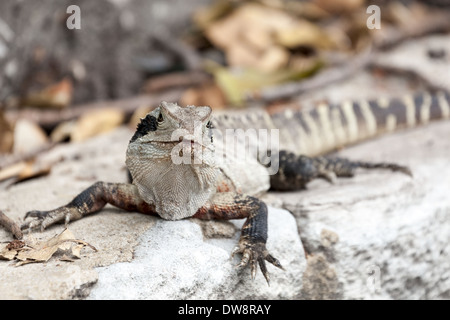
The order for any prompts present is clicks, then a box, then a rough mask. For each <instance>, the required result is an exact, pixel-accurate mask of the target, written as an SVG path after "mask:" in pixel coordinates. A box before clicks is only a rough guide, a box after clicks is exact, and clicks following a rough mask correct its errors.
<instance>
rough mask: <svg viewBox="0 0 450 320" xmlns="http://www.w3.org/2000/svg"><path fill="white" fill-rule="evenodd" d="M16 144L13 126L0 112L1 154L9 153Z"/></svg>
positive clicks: (0, 111)
mask: <svg viewBox="0 0 450 320" xmlns="http://www.w3.org/2000/svg"><path fill="white" fill-rule="evenodd" d="M13 142H14V130H13V125H12V124H11V123H10V122H9V121H8V120H7V119H6V117H5V115H4V113H3V111H2V110H0V153H9V152H11V150H12V146H13Z"/></svg>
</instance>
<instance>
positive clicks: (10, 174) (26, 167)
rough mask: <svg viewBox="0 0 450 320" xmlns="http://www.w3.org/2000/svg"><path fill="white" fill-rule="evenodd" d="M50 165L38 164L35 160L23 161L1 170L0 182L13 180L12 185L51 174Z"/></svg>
mask: <svg viewBox="0 0 450 320" xmlns="http://www.w3.org/2000/svg"><path fill="white" fill-rule="evenodd" d="M50 171H51V166H50V164H46V163H38V162H35V161H34V160H30V161H21V162H18V163H15V164H13V165H10V166H8V167H5V168H3V169H1V170H0V181H3V180H7V179H11V178H12V181H11V183H16V182H18V181H23V180H25V179H30V178H34V177H40V176H43V175H46V174H49V173H50Z"/></svg>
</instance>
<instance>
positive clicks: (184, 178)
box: [126, 144, 217, 220]
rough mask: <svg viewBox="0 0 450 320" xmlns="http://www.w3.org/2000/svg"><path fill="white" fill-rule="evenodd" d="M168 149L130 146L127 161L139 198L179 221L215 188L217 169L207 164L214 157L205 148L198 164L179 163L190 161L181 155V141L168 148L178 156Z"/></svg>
mask: <svg viewBox="0 0 450 320" xmlns="http://www.w3.org/2000/svg"><path fill="white" fill-rule="evenodd" d="M165 146H167V145H165ZM177 146H178V149H176V147H177ZM189 146H190V144H189ZM152 147H155V145H153V144H152ZM205 149H207V148H205ZM167 150H168V149H167V148H164V149H162V148H161V146H159V148H156V149H154V150H151V151H149V145H146V146H145V148H142V146H141V147H140V146H139V145H130V146H129V147H128V151H127V160H126V164H127V167H128V169H129V170H130V173H131V175H132V177H133V184H135V185H136V186H137V188H138V191H139V195H140V196H141V197H142V199H143V200H144V201H145V202H147V203H149V204H154V205H155V208H156V212H157V213H158V214H159V215H160V216H161V217H162V218H164V219H167V220H178V219H183V218H186V217H190V216H192V215H194V214H195V213H196V212H197V210H198V209H199V208H200V207H202V206H203V205H204V204H205V202H206V201H207V200H208V199H209V198H210V197H211V195H212V193H213V192H214V191H215V188H216V179H217V169H216V168H215V166H214V165H211V163H209V162H210V161H213V159H212V157H211V156H212V154H211V153H210V151H209V150H208V149H207V150H208V151H207V152H206V155H204V159H202V161H201V162H200V163H197V164H196V163H193V162H192V163H183V162H182V161H183V160H187V161H190V160H191V157H190V155H188V157H185V154H183V156H182V157H180V154H179V151H183V144H181V145H180V144H177V145H176V146H175V147H174V148H173V149H172V150H171V151H170V152H171V153H172V154H173V153H175V154H176V155H178V158H174V157H173V156H171V155H170V154H168V153H167ZM169 150H170V149H169ZM163 151H165V152H163ZM183 157H184V158H183ZM177 161H178V162H180V161H181V162H180V163H177Z"/></svg>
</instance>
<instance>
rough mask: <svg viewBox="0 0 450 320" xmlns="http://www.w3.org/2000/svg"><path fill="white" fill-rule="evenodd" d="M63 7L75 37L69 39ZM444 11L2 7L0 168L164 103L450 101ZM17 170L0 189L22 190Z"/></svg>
mask: <svg viewBox="0 0 450 320" xmlns="http://www.w3.org/2000/svg"><path fill="white" fill-rule="evenodd" d="M70 5H77V6H78V7H79V8H80V12H79V13H80V14H79V21H80V29H69V28H68V27H67V21H68V19H71V18H74V16H73V14H74V13H73V12H70V11H69V12H68V11H67V8H68V7H69V6H70ZM370 6H372V7H370ZM373 6H376V7H375V8H374V7H373ZM377 9H379V10H378V11H377ZM449 9H450V1H449V0H433V1H413V0H402V1H387V0H374V1H365V0H333V1H332V0H311V1H306V0H305V1H298V0H297V1H294V0H259V1H257V0H255V1H243V0H242V1H224V0H190V1H181V0H147V1H143V0H97V1H89V0H79V1H66V0H61V1H53V0H36V1H19V0H2V1H1V2H0V66H1V67H0V169H4V168H6V167H8V166H10V165H11V164H13V163H16V162H18V160H27V161H28V160H29V159H32V158H33V156H34V155H36V153H39V152H42V150H46V149H47V148H50V147H52V146H53V145H55V144H57V143H61V142H68V141H83V140H85V139H88V138H89V137H92V136H95V135H97V134H100V133H103V132H107V131H109V130H111V129H113V128H115V127H117V126H120V125H123V124H127V125H129V126H130V128H134V127H135V126H136V123H137V121H138V119H139V118H140V117H142V116H143V115H144V114H145V113H146V112H148V111H149V110H150V109H151V108H152V107H154V106H156V105H157V104H158V103H159V101H161V100H175V101H179V103H180V104H195V105H210V106H211V107H212V108H213V109H224V110H227V109H236V108H246V107H249V106H257V107H260V108H272V107H277V106H279V105H286V104H287V105H289V104H295V105H299V104H304V105H308V104H311V105H314V104H315V103H317V102H319V101H323V100H327V101H331V102H339V101H340V100H342V99H344V98H355V97H356V98H361V97H365V98H371V97H378V95H379V93H380V92H382V93H383V94H386V95H388V96H390V95H394V96H395V95H398V94H399V93H400V94H403V93H407V92H416V91H419V90H428V89H431V90H436V89H444V90H448V89H449V87H450V84H449V82H448V77H449V59H450V58H449V55H450V53H449V52H448V50H450V49H449V48H448V46H449V43H450V41H449V39H450V38H449V37H448V32H449V30H450V18H449V17H450V15H449V12H450V10H449ZM75 18H76V17H75ZM430 37H431V38H430ZM433 37H434V38H433ZM424 39H425V40H424ZM430 39H431V40H430ZM411 40H413V45H412V46H409V47H406V48H405V47H401V48H402V49H401V50H403V51H401V50H400V52H398V51H394V52H395V54H394V55H384V56H383V55H380V53H386V52H391V50H394V49H395V48H398V47H399V46H402V44H404V43H405V42H407V43H409V42H408V41H411ZM414 41H417V44H416V45H415V44H414V43H416V42H414ZM424 41H425V42H424ZM417 54H420V57H419V56H416V55H417ZM421 59H422V60H421ZM419 62H420V63H419ZM430 63H431V64H432V65H431V66H430ZM358 72H359V73H358ZM393 75H394V76H395V77H396V78H395V79H394V80H393V79H392V76H393ZM397 78H401V79H402V80H401V81H398V79H397ZM348 79H353V82H348V81H349V80H348ZM342 86H344V87H345V89H343V87H342ZM327 88H334V89H328V91H326V90H327ZM333 90H334V91H333ZM21 170H23V168H22V169H16V170H15V171H14V170H13V171H12V173H11V172H9V173H6V174H5V173H4V170H3V171H0V181H1V180H2V179H6V178H11V176H14V177H16V178H15V179H16V180H17V179H23V178H27V177H29V176H28V174H22V175H21V178H18V176H17V173H18V172H22V173H23V171H21ZM31 171H32V173H29V174H30V175H31V176H32V175H34V174H36V173H37V172H34V171H33V170H31ZM44 172H45V171H44ZM2 173H3V175H2ZM41 173H42V172H41Z"/></svg>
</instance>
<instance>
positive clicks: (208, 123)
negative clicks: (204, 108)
mask: <svg viewBox="0 0 450 320" xmlns="http://www.w3.org/2000/svg"><path fill="white" fill-rule="evenodd" d="M206 127H207V128H208V129H211V128H212V124H211V121H208V122H207V123H206Z"/></svg>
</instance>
